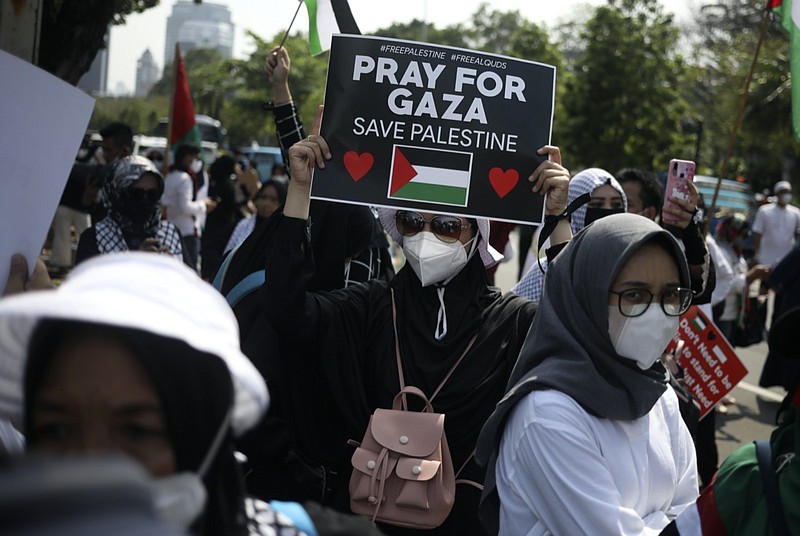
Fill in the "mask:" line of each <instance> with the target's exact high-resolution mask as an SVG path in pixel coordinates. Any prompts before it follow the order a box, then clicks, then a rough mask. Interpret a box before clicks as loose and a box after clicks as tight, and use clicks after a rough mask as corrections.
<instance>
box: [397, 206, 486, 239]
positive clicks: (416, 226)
mask: <svg viewBox="0 0 800 536" xmlns="http://www.w3.org/2000/svg"><path fill="white" fill-rule="evenodd" d="M394 221H395V224H396V225H397V230H398V231H399V232H400V234H401V235H403V236H414V235H415V234H417V233H419V232H420V231H422V230H423V229H424V228H425V224H426V223H429V224H430V226H431V231H433V234H434V235H436V238H438V239H439V240H441V241H442V242H447V243H453V242H456V241H458V239H459V237H460V236H461V231H462V230H464V229H471V228H472V225H470V224H468V223H463V222H462V221H461V219H459V218H456V217H455V216H434V217H432V218H431V219H429V220H426V219H425V218H423V217H422V214H420V213H419V212H411V211H408V210H398V211H397V213H396V214H395V216H394Z"/></svg>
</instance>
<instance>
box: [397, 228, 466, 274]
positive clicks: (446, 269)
mask: <svg viewBox="0 0 800 536" xmlns="http://www.w3.org/2000/svg"><path fill="white" fill-rule="evenodd" d="M473 240H475V237H473V238H472V240H470V242H472V241H473ZM467 244H469V242H468V243H467ZM403 253H405V256H406V260H407V261H408V264H410V265H411V269H412V270H414V273H415V274H417V277H419V280H420V282H422V286H423V287H427V286H429V285H434V284H436V283H441V282H442V281H446V280H448V279H450V278H451V277H453V276H454V275H456V274H457V273H458V272H459V271H460V270H461V269H462V268H463V267H464V265H465V264H467V260H469V259H468V257H467V252H466V250H465V245H464V244H462V243H461V242H460V241H459V240H456V241H455V242H452V243H447V242H442V241H441V240H439V239H438V238H436V235H434V234H433V233H431V232H429V231H422V232H419V233H417V234H415V235H414V236H407V237H404V238H403Z"/></svg>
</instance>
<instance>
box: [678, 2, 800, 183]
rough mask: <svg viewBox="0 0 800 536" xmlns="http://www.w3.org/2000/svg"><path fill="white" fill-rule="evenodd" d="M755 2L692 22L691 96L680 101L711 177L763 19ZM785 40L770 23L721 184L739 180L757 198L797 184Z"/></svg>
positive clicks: (713, 8)
mask: <svg viewBox="0 0 800 536" xmlns="http://www.w3.org/2000/svg"><path fill="white" fill-rule="evenodd" d="M763 9H764V5H763V3H761V2H756V3H754V2H748V1H744V0H721V1H719V2H716V3H714V4H709V5H705V6H703V7H702V8H701V9H700V11H699V13H698V14H697V17H696V20H697V28H696V30H695V34H696V35H697V39H696V45H695V48H694V51H693V54H692V63H693V64H694V65H696V67H695V68H694V75H693V82H694V83H693V84H691V88H692V91H690V92H688V93H687V98H688V100H689V101H690V105H691V107H692V109H693V110H694V111H693V113H694V114H695V115H696V116H697V117H699V118H702V121H703V130H704V136H703V140H704V141H703V150H702V152H701V157H700V159H701V160H702V161H703V162H704V163H706V164H707V167H708V168H709V173H712V174H717V173H718V172H719V171H720V167H721V164H722V161H723V159H724V156H725V153H726V151H727V147H728V144H729V143H730V137H731V133H732V131H733V126H734V121H735V119H736V115H737V113H738V111H739V107H740V104H741V96H742V91H743V86H744V81H745V79H746V76H747V73H748V71H749V69H750V67H751V64H752V61H753V55H754V53H755V48H756V43H757V41H758V39H759V31H760V28H761V24H762V20H763V17H764V10H763ZM790 86H791V80H790V78H789V40H788V37H787V36H786V35H785V33H784V32H783V30H782V29H781V28H780V26H779V24H778V23H777V21H773V22H772V23H771V24H770V25H769V27H768V32H767V36H766V39H765V41H764V43H763V46H762V48H761V51H760V54H759V57H758V62H757V64H756V69H755V72H754V76H753V80H752V82H751V84H750V88H749V92H750V94H749V97H748V99H747V101H746V105H745V108H744V114H743V117H742V123H741V126H740V129H739V134H738V136H737V139H736V140H734V145H733V153H732V155H731V158H730V162H729V165H728V173H727V177H725V178H733V177H736V176H744V177H745V178H746V179H747V181H748V182H749V183H750V184H751V185H752V186H753V188H754V190H756V191H759V190H761V189H763V188H771V187H772V185H773V183H774V182H775V181H776V180H777V179H779V178H786V179H791V178H793V176H796V171H794V170H796V166H797V159H796V156H797V152H796V151H797V145H796V144H795V143H794V141H793V139H792V132H791V95H790V91H789V88H790Z"/></svg>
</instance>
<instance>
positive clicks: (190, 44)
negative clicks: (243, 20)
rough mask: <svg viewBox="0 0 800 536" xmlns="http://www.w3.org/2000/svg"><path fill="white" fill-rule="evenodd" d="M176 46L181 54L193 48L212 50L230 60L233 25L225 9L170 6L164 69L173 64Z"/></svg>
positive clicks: (181, 3)
mask: <svg viewBox="0 0 800 536" xmlns="http://www.w3.org/2000/svg"><path fill="white" fill-rule="evenodd" d="M175 43H179V44H180V46H181V51H182V52H184V53H186V51H188V50H191V49H193V48H213V49H215V50H218V51H219V52H220V53H221V54H222V56H223V57H224V58H230V57H232V56H233V22H231V11H230V9H228V6H225V5H222V4H215V3H212V2H205V1H204V2H202V3H200V4H196V3H195V2H193V1H189V0H180V1H178V2H175V5H173V6H172V14H171V15H170V16H169V18H167V36H166V46H165V48H164V65H167V64H170V63H172V58H173V56H174V55H175Z"/></svg>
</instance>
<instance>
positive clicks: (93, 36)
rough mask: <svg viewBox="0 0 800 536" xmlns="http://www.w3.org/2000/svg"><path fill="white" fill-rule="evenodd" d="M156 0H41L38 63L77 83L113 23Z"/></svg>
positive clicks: (139, 10) (152, 5) (89, 65)
mask: <svg viewBox="0 0 800 536" xmlns="http://www.w3.org/2000/svg"><path fill="white" fill-rule="evenodd" d="M158 4H159V0H42V22H41V28H40V32H39V34H40V38H39V59H38V61H37V65H39V67H41V68H42V69H44V70H46V71H47V72H49V73H52V74H53V75H55V76H57V77H59V78H61V79H62V80H64V81H65V82H68V83H70V84H73V85H75V84H77V83H78V81H79V80H80V78H81V76H83V74H84V73H85V72H86V71H88V70H89V67H91V65H92V62H93V61H94V57H95V56H96V55H97V52H98V51H99V50H100V49H101V48H105V47H106V42H105V36H106V34H107V33H108V28H109V26H110V25H112V24H124V23H125V19H126V17H127V16H128V15H130V14H132V13H141V12H143V11H145V10H147V9H150V8H151V7H155V6H157V5H158Z"/></svg>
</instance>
